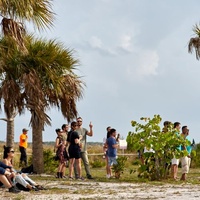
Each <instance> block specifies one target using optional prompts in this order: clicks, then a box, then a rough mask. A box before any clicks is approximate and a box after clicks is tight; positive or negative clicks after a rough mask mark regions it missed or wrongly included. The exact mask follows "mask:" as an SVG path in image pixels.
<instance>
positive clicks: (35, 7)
mask: <svg viewBox="0 0 200 200" xmlns="http://www.w3.org/2000/svg"><path fill="white" fill-rule="evenodd" d="M51 2H52V1H51V0H23V1H19V0H12V1H10V0H0V16H1V17H2V21H1V25H2V32H3V34H4V36H5V37H8V38H9V39H10V40H11V41H12V40H13V41H14V43H15V44H12V47H14V49H16V47H17V48H18V49H19V50H20V51H21V52H23V53H27V49H26V47H25V45H24V37H25V33H26V29H25V26H24V25H25V23H26V22H29V23H32V24H33V25H34V27H35V28H36V29H38V30H39V31H40V30H42V29H44V28H46V27H47V28H50V27H51V26H53V20H54V13H53V12H52V4H51ZM11 43H12V42H11ZM9 45H10V44H9ZM12 47H11V48H12ZM5 49H6V50H7V51H8V52H9V53H11V52H13V51H11V50H12V49H10V50H9V49H7V48H5ZM5 49H4V50H5ZM13 61H14V60H13ZM14 63H15V64H16V62H14ZM13 66H15V65H13ZM15 67H16V66H15ZM17 70H18V69H14V71H15V72H16V71H17ZM1 73H4V72H2V71H1ZM11 73H13V72H11ZM3 75H4V74H3ZM8 77H10V79H8V80H9V81H10V82H6V83H5V82H2V83H1V85H2V86H3V85H4V87H9V84H11V85H12V84H14V81H12V80H15V79H12V78H11V76H8ZM5 80H7V78H6V79H5ZM12 86H14V85H12ZM3 90H5V89H3ZM12 94H13V92H11V93H10V97H12V96H13V95H12ZM1 95H3V94H1ZM16 98H17V97H16ZM16 98H14V99H16ZM6 99H7V100H8V98H6ZM4 102H5V104H8V105H4V110H5V114H6V118H3V119H2V120H5V121H6V122H7V139H6V144H7V145H9V146H13V144H14V117H15V116H16V114H18V112H19V111H20V110H15V108H13V106H14V104H12V105H9V103H10V100H9V101H4ZM8 106H10V107H8ZM20 112H22V110H21V111H20Z"/></svg>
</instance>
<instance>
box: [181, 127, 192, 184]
mask: <svg viewBox="0 0 200 200" xmlns="http://www.w3.org/2000/svg"><path fill="white" fill-rule="evenodd" d="M181 136H182V137H183V138H184V139H185V140H188V141H190V138H189V129H188V128H187V126H183V127H182V133H181ZM193 145H194V144H193V143H192V144H189V145H187V146H181V150H182V151H183V150H186V151H187V152H188V155H187V156H183V157H181V158H180V161H181V171H182V176H181V179H180V180H181V181H185V180H186V174H188V172H189V168H190V163H191V152H192V147H193Z"/></svg>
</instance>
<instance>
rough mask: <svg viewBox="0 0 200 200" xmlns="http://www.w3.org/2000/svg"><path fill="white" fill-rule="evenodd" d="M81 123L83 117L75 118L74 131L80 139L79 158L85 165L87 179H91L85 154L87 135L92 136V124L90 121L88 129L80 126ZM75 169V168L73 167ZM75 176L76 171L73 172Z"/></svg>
mask: <svg viewBox="0 0 200 200" xmlns="http://www.w3.org/2000/svg"><path fill="white" fill-rule="evenodd" d="M82 124H83V119H82V118H81V117H78V118H77V126H78V127H77V129H76V131H77V132H78V134H79V136H80V140H81V159H82V161H83V164H84V167H85V172H86V176H87V178H88V179H93V177H92V176H91V173H90V166H89V160H88V155H87V136H90V137H92V136H93V130H92V128H93V125H92V123H91V122H90V124H89V128H90V130H89V131H88V130H87V129H86V128H83V127H82ZM75 170H76V169H75ZM75 176H77V173H76V172H75Z"/></svg>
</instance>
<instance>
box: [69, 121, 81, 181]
mask: <svg viewBox="0 0 200 200" xmlns="http://www.w3.org/2000/svg"><path fill="white" fill-rule="evenodd" d="M76 129H77V123H76V122H72V123H71V131H70V132H69V134H68V137H67V142H68V144H69V149H68V150H69V179H70V180H73V179H74V178H73V176H72V174H73V168H75V169H76V170H77V176H76V179H79V180H84V178H83V177H82V171H81V155H80V151H81V150H80V137H79V134H78V133H77V132H76ZM74 165H75V167H74Z"/></svg>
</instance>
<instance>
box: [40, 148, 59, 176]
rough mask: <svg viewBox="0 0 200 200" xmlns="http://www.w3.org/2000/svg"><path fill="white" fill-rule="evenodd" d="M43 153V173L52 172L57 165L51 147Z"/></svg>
mask: <svg viewBox="0 0 200 200" xmlns="http://www.w3.org/2000/svg"><path fill="white" fill-rule="evenodd" d="M43 155H44V171H45V173H52V172H54V171H55V168H57V167H58V162H57V161H55V160H54V157H55V155H54V153H53V151H52V150H51V149H45V150H44V152H43Z"/></svg>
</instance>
